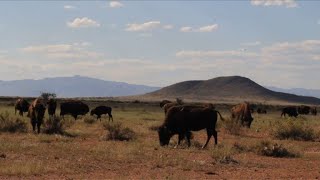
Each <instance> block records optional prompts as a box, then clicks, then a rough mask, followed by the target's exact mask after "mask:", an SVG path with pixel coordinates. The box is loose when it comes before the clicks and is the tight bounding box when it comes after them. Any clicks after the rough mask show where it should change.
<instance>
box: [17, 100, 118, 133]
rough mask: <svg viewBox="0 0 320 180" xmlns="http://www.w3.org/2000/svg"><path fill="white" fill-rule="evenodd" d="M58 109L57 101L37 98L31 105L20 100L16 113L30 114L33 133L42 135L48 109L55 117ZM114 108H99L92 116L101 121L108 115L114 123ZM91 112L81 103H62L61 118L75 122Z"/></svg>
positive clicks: (93, 111) (73, 101) (92, 112)
mask: <svg viewBox="0 0 320 180" xmlns="http://www.w3.org/2000/svg"><path fill="white" fill-rule="evenodd" d="M56 108H57V101H56V99H49V100H45V99H43V98H36V99H35V100H34V101H32V103H31V104H29V102H28V101H27V100H25V99H23V98H19V99H18V100H17V101H16V103H15V113H16V112H17V110H18V111H19V114H20V115H21V116H23V113H24V112H28V115H27V117H29V118H30V120H31V124H32V128H33V131H35V130H36V127H37V132H38V133H40V127H41V124H42V123H43V118H44V115H45V111H46V109H48V115H49V118H50V117H54V116H55V113H56ZM111 111H112V108H111V107H108V106H98V107H96V108H94V109H92V110H91V113H90V114H91V115H92V116H93V115H96V116H97V119H100V121H101V115H103V114H108V115H109V121H110V118H111V120H112V121H113V117H112V114H111ZM88 112H89V106H88V105H87V104H85V103H83V102H81V101H77V100H72V101H66V102H61V103H60V116H61V117H62V118H64V115H71V116H72V117H73V118H74V119H75V120H76V119H77V117H78V116H79V115H86V114H87V113H88Z"/></svg>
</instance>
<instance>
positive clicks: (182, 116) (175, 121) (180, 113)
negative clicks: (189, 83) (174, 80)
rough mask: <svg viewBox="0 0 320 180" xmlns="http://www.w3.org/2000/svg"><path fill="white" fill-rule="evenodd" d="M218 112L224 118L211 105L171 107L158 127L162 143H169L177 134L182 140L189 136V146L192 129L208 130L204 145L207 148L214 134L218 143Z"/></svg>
mask: <svg viewBox="0 0 320 180" xmlns="http://www.w3.org/2000/svg"><path fill="white" fill-rule="evenodd" d="M217 114H219V116H220V118H221V119H222V120H223V117H222V116H221V114H220V113H219V112H218V111H216V110H214V109H212V108H209V107H191V106H188V107H187V106H174V107H171V108H170V109H169V110H168V112H167V115H166V118H165V121H164V123H163V124H162V125H161V126H160V127H159V129H158V135H159V141H160V145H161V146H164V145H168V144H169V141H170V139H171V137H172V136H173V135H175V134H178V135H179V141H178V144H177V145H179V144H180V141H181V140H182V139H184V137H186V138H187V142H188V146H190V138H191V137H190V136H191V133H190V131H199V130H202V129H206V130H207V141H206V143H205V144H204V145H203V146H202V148H205V147H206V146H207V144H208V142H209V140H210V138H211V136H213V137H214V138H215V144H217V143H218V134H217V131H216V130H215V127H216V122H217V119H218V118H217Z"/></svg>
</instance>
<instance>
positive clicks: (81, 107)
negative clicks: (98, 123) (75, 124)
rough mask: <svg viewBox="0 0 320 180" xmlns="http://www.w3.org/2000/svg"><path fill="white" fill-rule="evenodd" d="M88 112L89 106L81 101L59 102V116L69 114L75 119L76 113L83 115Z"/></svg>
mask: <svg viewBox="0 0 320 180" xmlns="http://www.w3.org/2000/svg"><path fill="white" fill-rule="evenodd" d="M88 112H89V106H88V105H86V104H85V103H83V102H81V101H68V102H63V103H61V104H60V116H62V118H64V115H66V114H70V115H71V116H72V117H73V118H74V119H75V120H76V119H77V117H78V115H85V114H87V113H88Z"/></svg>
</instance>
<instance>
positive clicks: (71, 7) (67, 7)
mask: <svg viewBox="0 0 320 180" xmlns="http://www.w3.org/2000/svg"><path fill="white" fill-rule="evenodd" d="M63 8H64V9H65V10H71V9H76V7H75V6H71V5H64V6H63Z"/></svg>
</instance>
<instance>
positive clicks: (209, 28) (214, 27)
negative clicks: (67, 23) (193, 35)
mask: <svg viewBox="0 0 320 180" xmlns="http://www.w3.org/2000/svg"><path fill="white" fill-rule="evenodd" d="M217 29H218V24H213V25H209V26H203V27H200V28H199V30H198V31H199V32H213V31H215V30H217Z"/></svg>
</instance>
